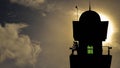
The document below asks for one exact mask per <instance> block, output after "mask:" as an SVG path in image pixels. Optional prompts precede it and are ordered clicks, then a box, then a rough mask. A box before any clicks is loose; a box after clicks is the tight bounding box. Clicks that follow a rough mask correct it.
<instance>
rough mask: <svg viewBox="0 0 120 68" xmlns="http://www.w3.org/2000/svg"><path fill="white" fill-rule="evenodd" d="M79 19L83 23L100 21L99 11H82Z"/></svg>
mask: <svg viewBox="0 0 120 68" xmlns="http://www.w3.org/2000/svg"><path fill="white" fill-rule="evenodd" d="M79 21H80V22H82V23H96V22H100V21H101V20H100V16H99V14H98V13H97V12H95V11H92V10H89V11H85V12H83V13H82V15H81V16H80V18H79Z"/></svg>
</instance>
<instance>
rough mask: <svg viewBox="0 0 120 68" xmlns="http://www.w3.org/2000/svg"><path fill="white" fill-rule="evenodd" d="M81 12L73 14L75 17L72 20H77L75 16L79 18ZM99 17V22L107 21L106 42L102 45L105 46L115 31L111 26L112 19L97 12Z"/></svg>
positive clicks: (112, 25)
mask: <svg viewBox="0 0 120 68" xmlns="http://www.w3.org/2000/svg"><path fill="white" fill-rule="evenodd" d="M82 12H83V11H81V12H80V10H78V13H77V12H73V16H74V17H75V18H74V20H76V21H77V20H79V19H78V18H77V16H80V15H81V14H82ZM98 13H99V15H100V18H101V21H109V25H108V32H107V39H106V41H105V42H104V45H107V44H108V43H111V40H112V37H113V34H114V32H115V29H114V24H113V21H112V19H111V18H110V16H109V15H106V14H104V13H101V12H99V11H98Z"/></svg>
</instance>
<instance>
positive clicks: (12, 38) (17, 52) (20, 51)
mask: <svg viewBox="0 0 120 68" xmlns="http://www.w3.org/2000/svg"><path fill="white" fill-rule="evenodd" d="M26 26H27V25H25V24H6V27H1V26H0V62H4V61H5V60H7V59H12V60H14V61H15V63H16V64H17V65H24V64H34V63H35V62H36V60H37V57H38V55H39V54H40V52H41V48H40V44H39V43H37V42H32V41H31V39H30V37H29V36H28V35H24V34H20V31H21V28H24V27H26Z"/></svg>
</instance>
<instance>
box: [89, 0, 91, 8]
mask: <svg viewBox="0 0 120 68" xmlns="http://www.w3.org/2000/svg"><path fill="white" fill-rule="evenodd" d="M89 10H91V1H90V0H89Z"/></svg>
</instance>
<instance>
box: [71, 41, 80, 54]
mask: <svg viewBox="0 0 120 68" xmlns="http://www.w3.org/2000/svg"><path fill="white" fill-rule="evenodd" d="M70 49H71V50H72V55H74V51H77V53H78V42H77V41H74V42H73V46H72V47H71V48H70Z"/></svg>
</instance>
